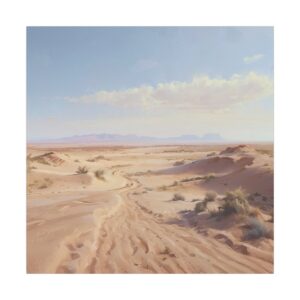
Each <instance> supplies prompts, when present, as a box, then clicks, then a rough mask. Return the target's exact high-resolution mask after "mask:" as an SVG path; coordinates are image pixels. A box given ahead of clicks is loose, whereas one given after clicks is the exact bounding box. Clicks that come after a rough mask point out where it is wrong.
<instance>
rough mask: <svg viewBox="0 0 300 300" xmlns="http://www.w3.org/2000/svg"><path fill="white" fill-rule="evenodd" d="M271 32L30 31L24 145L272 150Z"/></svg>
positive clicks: (175, 29)
mask: <svg viewBox="0 0 300 300" xmlns="http://www.w3.org/2000/svg"><path fill="white" fill-rule="evenodd" d="M273 106H274V104H273V28H271V27H28V29H27V138H28V140H37V139H53V138H61V137H69V136H74V135H89V134H102V133H107V134H120V135H127V134H128V135H131V134H134V135H138V136H150V137H157V138H159V137H161V138H162V137H174V136H181V135H197V136H200V137H201V136H203V135H205V134H210V133H215V134H219V135H221V136H222V137H223V138H224V140H228V141H249V142H251V141H253V142H273V130H274V126H273V123H274V120H273V109H274V108H273Z"/></svg>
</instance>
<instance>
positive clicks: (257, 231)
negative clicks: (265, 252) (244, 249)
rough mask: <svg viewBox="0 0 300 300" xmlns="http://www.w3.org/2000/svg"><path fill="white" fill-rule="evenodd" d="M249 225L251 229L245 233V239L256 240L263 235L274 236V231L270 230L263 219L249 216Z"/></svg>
mask: <svg viewBox="0 0 300 300" xmlns="http://www.w3.org/2000/svg"><path fill="white" fill-rule="evenodd" d="M247 226H248V227H249V229H248V230H247V231H246V232H245V233H244V236H243V240H254V239H258V238H261V237H266V238H273V231H272V230H269V229H268V228H267V226H266V225H265V224H264V223H263V222H262V221H260V220H258V219H256V218H253V217H252V218H249V219H248V220H247Z"/></svg>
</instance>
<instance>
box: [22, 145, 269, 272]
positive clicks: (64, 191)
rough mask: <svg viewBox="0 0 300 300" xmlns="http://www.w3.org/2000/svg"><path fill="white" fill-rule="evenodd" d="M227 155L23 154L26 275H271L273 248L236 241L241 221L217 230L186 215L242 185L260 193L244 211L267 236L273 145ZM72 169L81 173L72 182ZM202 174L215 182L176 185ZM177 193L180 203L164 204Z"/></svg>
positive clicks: (194, 150)
mask: <svg viewBox="0 0 300 300" xmlns="http://www.w3.org/2000/svg"><path fill="white" fill-rule="evenodd" d="M226 147H227V146H226V145H205V146H159V147H158V146H157V147H155V146H153V147H97V146H93V147H84V148H82V147H76V146H74V147H66V146H63V145H60V146H59V147H50V146H47V147H46V146H42V145H39V146H38V147H37V146H28V154H30V159H28V161H29V162H28V176H27V185H28V197H27V271H28V272H29V273H271V272H273V239H271V238H264V237H263V238H260V239H257V240H251V241H243V240H242V234H243V231H244V226H245V224H244V223H243V222H244V221H243V220H241V219H240V218H239V217H238V216H231V217H228V218H225V219H223V220H221V221H220V220H219V221H216V220H214V219H213V218H210V217H209V214H208V213H207V212H204V213H200V214H195V213H194V211H193V209H194V206H195V202H193V199H195V198H196V199H202V198H203V197H204V195H205V193H206V192H207V191H210V190H214V191H216V192H217V193H218V194H219V195H223V194H224V193H225V192H226V191H228V190H232V189H233V188H236V187H239V186H241V187H243V188H244V189H245V190H246V191H247V192H248V193H251V194H255V193H259V194H257V195H256V196H255V197H256V198H255V199H254V201H253V203H251V205H252V206H253V207H259V208H260V209H261V212H260V214H259V217H260V218H261V219H262V220H263V221H265V222H266V224H267V226H269V227H270V228H272V227H273V223H270V222H268V220H269V219H270V217H271V214H272V209H273V157H272V153H273V152H272V145H252V146H249V147H241V148H239V147H238V148H233V149H229V151H227V152H226V151H225V152H224V149H225V148H226ZM255 149H258V150H259V151H257V150H255ZM222 151H223V152H222ZM49 152H53V153H51V154H49ZM211 152H215V153H214V154H211ZM44 154H46V155H44ZM207 154H211V156H208V157H207ZM41 155H42V156H41ZM43 155H44V156H43ZM40 156H41V157H40ZM181 160H184V165H182V166H177V167H174V166H173V164H174V163H175V162H176V161H181ZM78 166H86V167H87V168H88V173H87V174H80V175H78V174H76V170H77V168H78ZM98 169H101V170H103V171H104V174H103V178H100V179H98V178H96V177H95V175H94V171H96V170H98ZM208 173H214V174H215V178H213V179H212V180H209V181H205V180H203V179H195V180H191V181H186V182H181V181H182V180H183V179H189V178H196V177H200V176H204V175H207V174H208ZM175 181H177V183H174V182H175ZM174 193H180V194H182V195H184V197H185V201H171V199H172V197H173V195H174ZM262 198H263V199H262ZM217 206H218V202H215V203H209V207H211V208H214V207H215V208H217Z"/></svg>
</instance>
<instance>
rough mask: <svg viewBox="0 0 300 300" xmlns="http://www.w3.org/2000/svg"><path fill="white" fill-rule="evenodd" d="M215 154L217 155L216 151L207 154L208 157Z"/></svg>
mask: <svg viewBox="0 0 300 300" xmlns="http://www.w3.org/2000/svg"><path fill="white" fill-rule="evenodd" d="M214 155H216V152H210V153H208V154H207V155H206V156H207V157H210V156H214Z"/></svg>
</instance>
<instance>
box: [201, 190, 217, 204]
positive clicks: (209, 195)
mask: <svg viewBox="0 0 300 300" xmlns="http://www.w3.org/2000/svg"><path fill="white" fill-rule="evenodd" d="M217 196H218V194H217V193H216V192H214V191H209V192H207V193H206V194H205V198H204V201H205V202H213V201H215V200H216V199H217Z"/></svg>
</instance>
